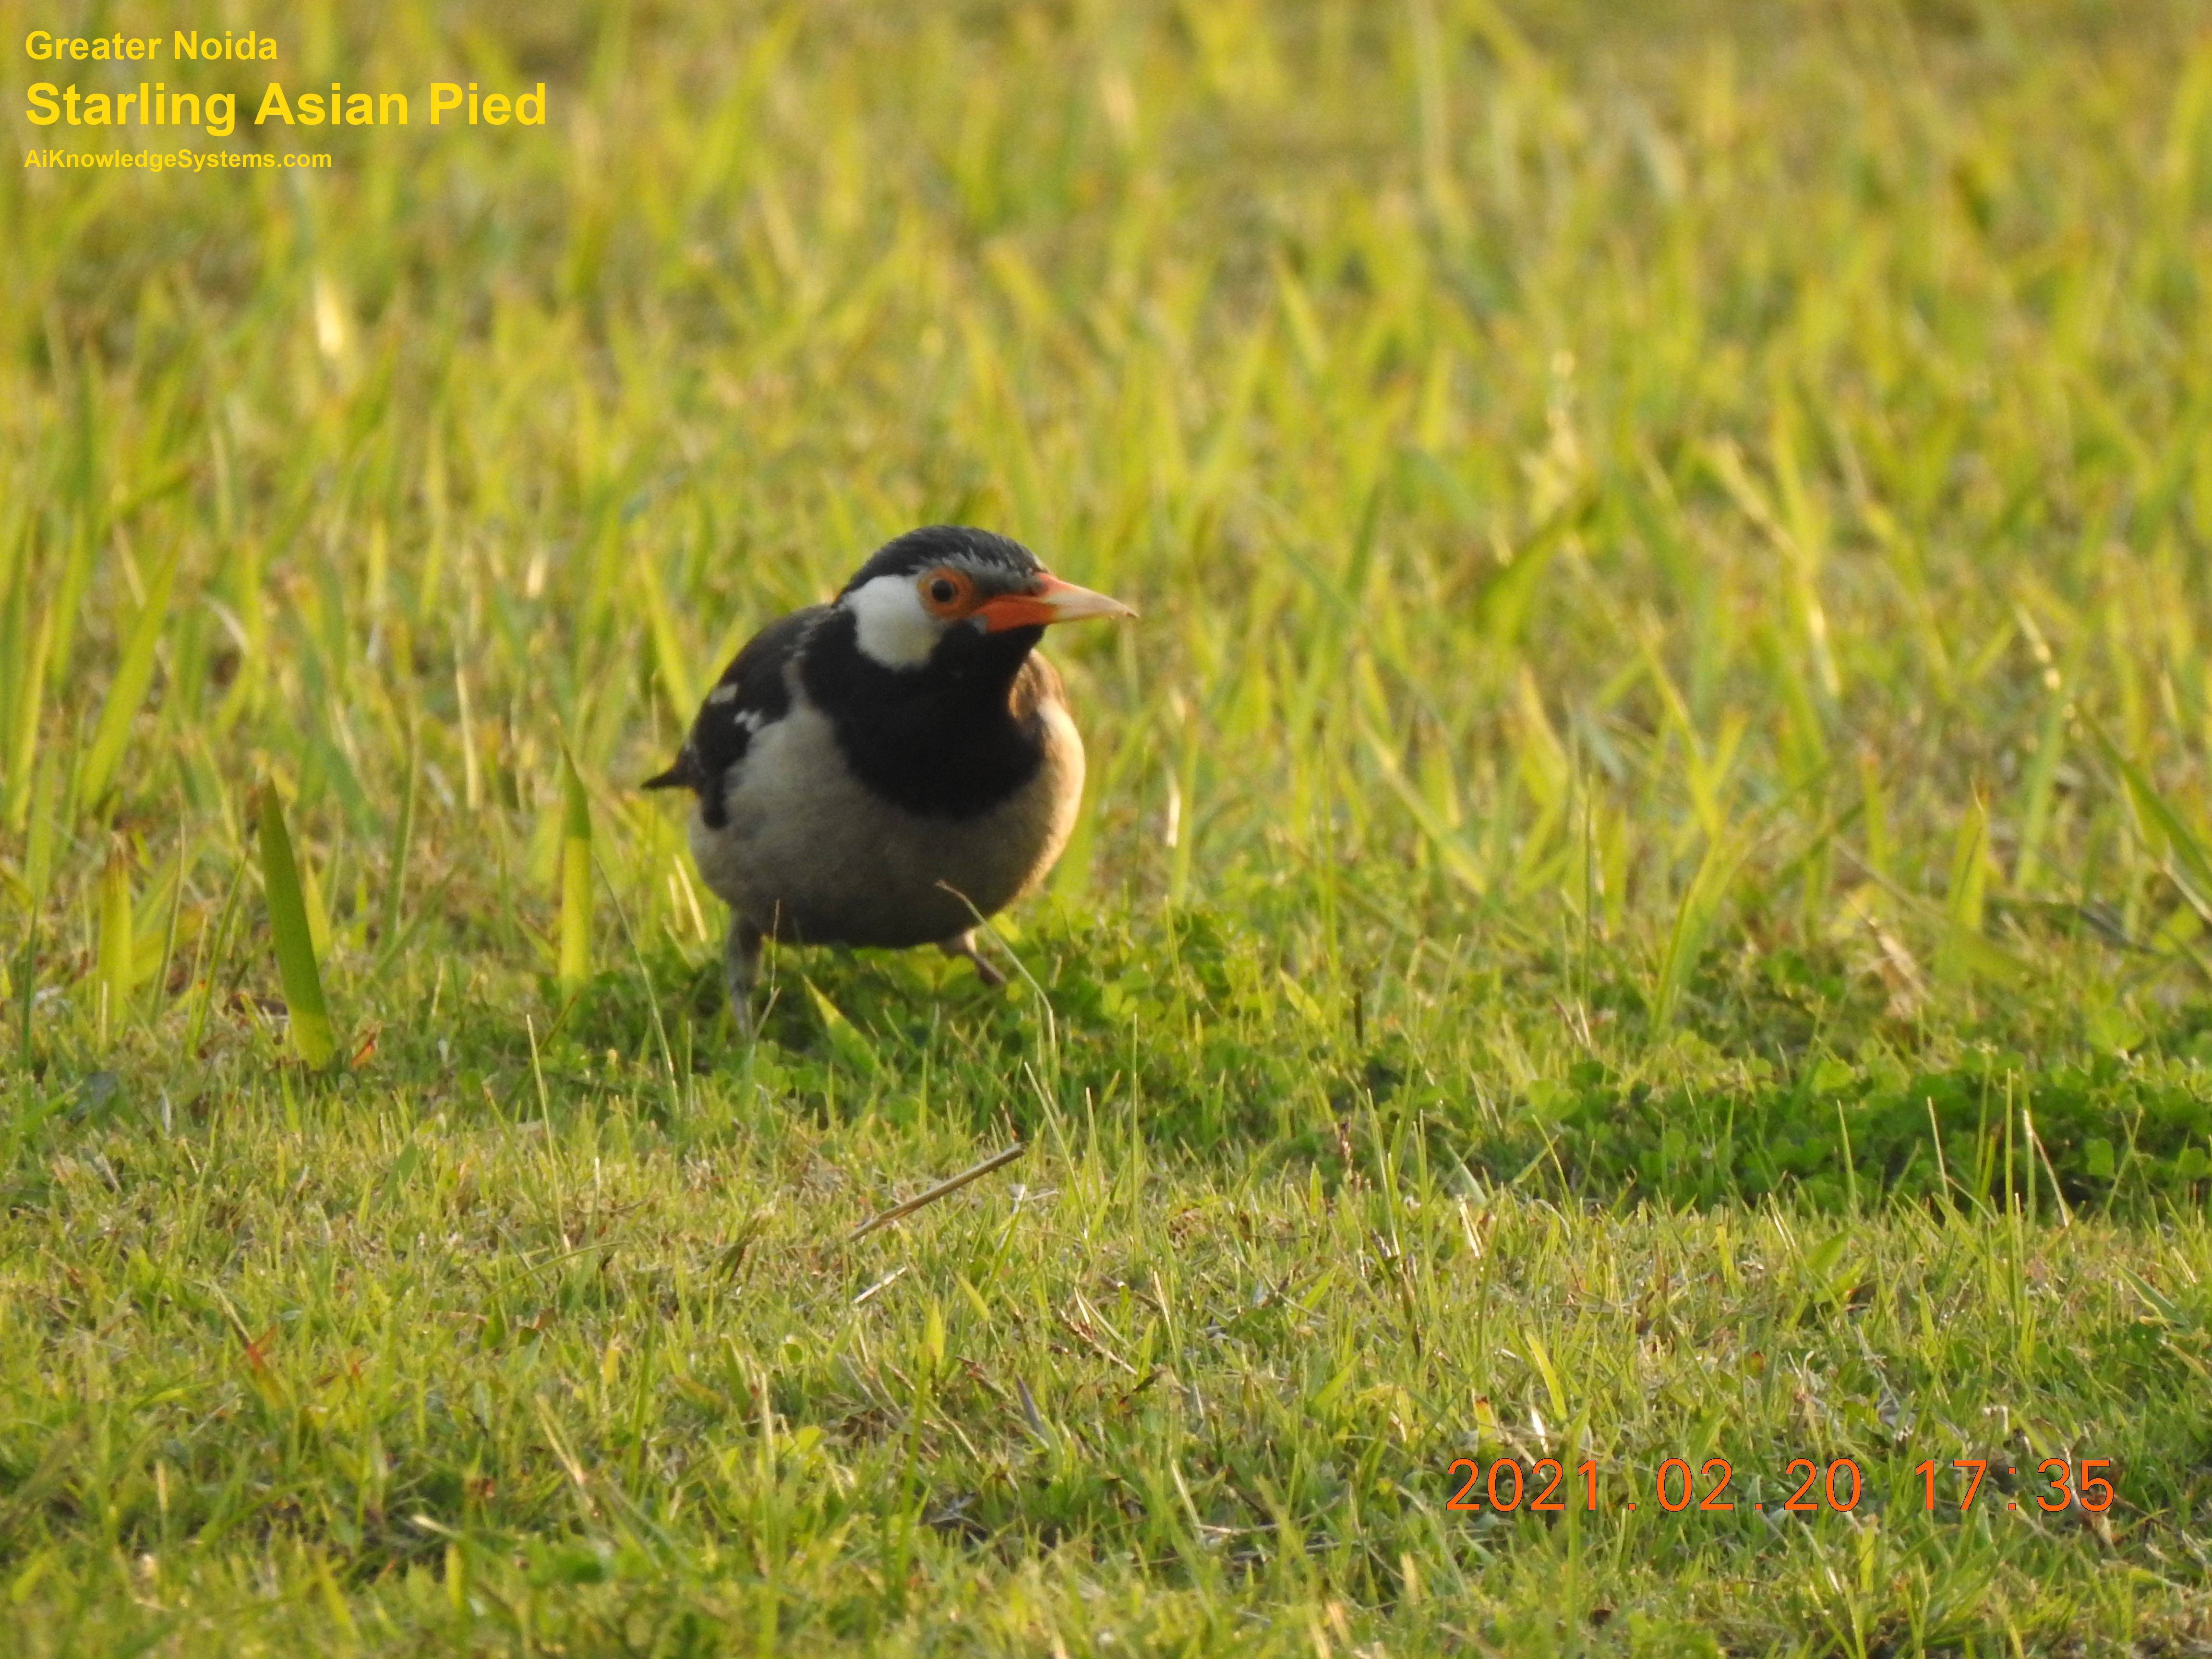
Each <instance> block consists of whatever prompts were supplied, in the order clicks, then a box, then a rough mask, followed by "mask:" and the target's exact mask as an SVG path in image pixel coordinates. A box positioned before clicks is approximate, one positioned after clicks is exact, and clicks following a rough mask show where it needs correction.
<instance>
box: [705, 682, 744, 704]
mask: <svg viewBox="0 0 2212 1659" xmlns="http://www.w3.org/2000/svg"><path fill="white" fill-rule="evenodd" d="M737 695H738V688H737V685H736V683H735V682H734V681H732V682H730V683H727V684H722V685H718V686H716V687H715V688H714V690H712V691H709V692H708V694H707V701H708V702H714V703H721V702H729V701H730V699H731V698H732V697H734V696H737Z"/></svg>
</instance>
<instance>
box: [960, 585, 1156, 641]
mask: <svg viewBox="0 0 2212 1659" xmlns="http://www.w3.org/2000/svg"><path fill="white" fill-rule="evenodd" d="M1136 614H1137V613H1136V612H1135V611H1132V610H1131V609H1130V608H1129V607H1128V606H1127V605H1124V604H1122V603H1121V600H1119V599H1109V598H1107V597H1106V595H1105V594H1103V593H1094V592H1091V590H1090V589H1089V588H1087V587H1078V586H1076V585H1075V584H1074V583H1073V582H1064V581H1062V580H1060V578H1059V577H1057V576H1054V575H1051V574H1047V573H1044V572H1042V571H1040V572H1039V573H1038V574H1037V575H1036V579H1035V580H1032V581H1031V582H1030V588H1029V592H1026V593H1001V594H1000V595H999V597H998V598H996V599H987V600H986V601H985V602H984V603H983V604H981V605H977V606H976V607H975V615H977V616H978V617H981V618H982V619H983V631H984V632H985V633H987V634H997V633H1002V632H1004V631H1005V630H1006V629H1009V628H1044V627H1048V626H1050V625H1051V624H1052V623H1064V622H1081V621H1082V620H1083V619H1084V618H1085V617H1133V616H1135V615H1136Z"/></svg>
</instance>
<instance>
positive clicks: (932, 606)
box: [915, 569, 975, 622]
mask: <svg viewBox="0 0 2212 1659" xmlns="http://www.w3.org/2000/svg"><path fill="white" fill-rule="evenodd" d="M915 591H916V592H919V593H920V594H921V604H922V608H923V609H924V610H926V611H928V612H929V613H930V614H931V615H932V616H933V617H942V618H944V619H945V621H947V622H951V621H954V620H956V619H957V618H958V617H962V616H964V615H965V614H966V613H967V610H968V602H969V599H971V598H973V597H974V594H975V583H973V582H971V581H969V580H968V578H967V577H966V576H965V575H964V574H962V573H961V572H959V571H957V570H945V569H939V570H932V571H929V572H927V574H924V575H923V576H922V578H921V580H919V581H917V582H916V583H915Z"/></svg>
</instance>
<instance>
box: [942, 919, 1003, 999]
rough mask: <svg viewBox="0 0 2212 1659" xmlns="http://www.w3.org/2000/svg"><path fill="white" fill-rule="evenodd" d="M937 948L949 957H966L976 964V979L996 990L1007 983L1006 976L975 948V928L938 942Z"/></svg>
mask: <svg viewBox="0 0 2212 1659" xmlns="http://www.w3.org/2000/svg"><path fill="white" fill-rule="evenodd" d="M937 948H938V949H939V950H940V951H944V952H945V955H946V956H948V957H967V958H968V960H969V961H970V962H972V963H975V977H976V978H978V979H980V980H981V981H983V983H984V984H986V985H988V986H991V987H994V988H995V987H999V986H1001V985H1004V984H1005V983H1006V975H1004V974H1002V973H1000V971H999V970H998V969H996V968H994V967H993V966H992V965H991V964H990V963H988V962H987V961H985V960H984V957H983V953H982V952H981V951H978V950H977V949H976V948H975V929H974V928H973V927H970V928H968V929H966V930H965V931H964V932H962V933H955V934H954V935H953V936H952V937H951V939H939V940H938V942H937Z"/></svg>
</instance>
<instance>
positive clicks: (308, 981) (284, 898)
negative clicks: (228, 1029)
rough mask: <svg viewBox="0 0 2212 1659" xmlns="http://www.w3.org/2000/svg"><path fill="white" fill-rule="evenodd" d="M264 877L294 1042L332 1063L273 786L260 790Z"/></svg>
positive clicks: (295, 874)
mask: <svg viewBox="0 0 2212 1659" xmlns="http://www.w3.org/2000/svg"><path fill="white" fill-rule="evenodd" d="M261 879H262V884H263V885H264V888H265V889H266V890H267V892H268V895H269V931H270V934H271V935H272V936H273V937H274V939H276V975H277V978H278V979H279V980H280V981H282V982H283V987H284V1004H285V1006H286V1007H287V1008H288V1009H289V1010H290V1013H291V1018H290V1020H289V1024H290V1027H291V1031H292V1046H293V1047H294V1048H296V1049H298V1050H299V1052H300V1058H301V1059H302V1060H306V1061H307V1064H308V1065H310V1066H316V1067H318V1068H319V1067H321V1066H327V1065H329V1064H330V1060H331V1054H334V1053H335V1052H336V1051H337V1042H336V1041H335V1039H334V1038H333V1037H332V1036H331V1015H330V1009H329V1007H328V1006H326V1005H325V1003H324V1001H323V976H322V973H321V971H320V970H319V969H318V968H317V967H316V965H315V939H314V934H313V930H312V929H310V927H308V925H307V896H306V895H305V894H304V893H303V892H302V891H301V888H300V867H299V866H298V865H297V864H296V863H295V861H294V860H293V857H292V838H291V836H289V835H288V834H286V833H285V829H284V809H283V805H281V804H280V803H279V802H278V800H277V799H276V789H275V787H273V786H270V785H265V784H264V786H263V787H262V790H261Z"/></svg>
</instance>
